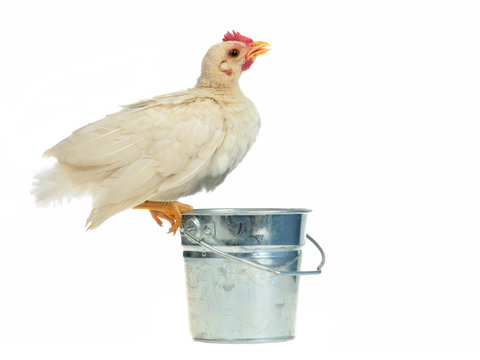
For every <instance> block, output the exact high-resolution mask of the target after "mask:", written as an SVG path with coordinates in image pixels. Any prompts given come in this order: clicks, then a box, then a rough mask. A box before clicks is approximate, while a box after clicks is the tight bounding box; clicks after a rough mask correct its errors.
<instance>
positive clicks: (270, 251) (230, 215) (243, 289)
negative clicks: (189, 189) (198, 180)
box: [180, 209, 325, 343]
mask: <svg viewBox="0 0 480 360" xmlns="http://www.w3.org/2000/svg"><path fill="white" fill-rule="evenodd" d="M309 212H310V210H307V209H204V210H193V211H188V212H185V213H184V214H183V218H182V222H183V225H182V227H181V228H180V231H181V235H182V246H183V250H184V251H183V258H184V260H185V272H186V280H187V297H188V307H189V318H190V332H191V334H192V336H193V338H194V340H198V341H207V342H227V343H251V342H271V341H282V340H290V339H293V338H294V336H295V318H296V309H297V295H298V282H299V275H316V274H320V271H321V268H322V266H323V264H324V262H325V254H324V253H323V250H322V248H321V247H320V246H319V245H318V244H317V242H316V241H315V240H314V239H313V238H311V237H310V236H309V235H306V236H307V238H308V239H309V240H310V241H311V242H312V243H313V244H314V245H315V246H316V247H317V249H318V250H319V251H320V254H321V256H322V260H321V262H320V265H319V266H318V267H317V269H316V270H313V271H300V270H299V269H300V263H301V259H302V246H303V245H304V244H305V223H306V220H307V213H309Z"/></svg>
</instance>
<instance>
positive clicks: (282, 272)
mask: <svg viewBox="0 0 480 360" xmlns="http://www.w3.org/2000/svg"><path fill="white" fill-rule="evenodd" d="M180 232H182V233H183V234H184V235H185V236H186V237H187V238H188V239H189V240H191V241H192V242H195V243H197V244H198V245H201V246H203V247H205V248H207V249H208V250H211V251H213V252H214V253H215V254H217V255H220V256H223V257H224V258H227V259H230V260H233V261H236V262H239V263H243V264H246V265H249V266H253V267H254V268H257V269H260V270H264V271H269V272H271V273H274V274H277V275H289V276H297V275H318V274H320V273H321V272H322V267H323V265H324V264H325V253H324V252H323V249H322V248H321V247H320V245H319V244H318V243H317V242H316V241H315V240H314V239H313V238H312V237H311V236H310V235H308V234H307V239H308V240H310V241H311V242H312V243H313V245H315V247H316V248H317V249H318V251H319V252H320V254H321V255H322V260H321V261H320V265H318V266H317V270H312V271H282V270H275V269H272V268H270V267H268V266H265V265H260V264H257V263H255V262H253V261H249V260H245V259H240V258H238V257H236V256H233V255H230V254H228V253H226V252H224V251H222V250H220V249H217V248H216V247H214V246H212V245H209V244H207V243H206V242H204V241H202V240H199V239H197V238H196V237H195V236H193V235H192V234H190V233H189V232H188V231H186V230H185V229H184V228H183V227H181V228H180Z"/></svg>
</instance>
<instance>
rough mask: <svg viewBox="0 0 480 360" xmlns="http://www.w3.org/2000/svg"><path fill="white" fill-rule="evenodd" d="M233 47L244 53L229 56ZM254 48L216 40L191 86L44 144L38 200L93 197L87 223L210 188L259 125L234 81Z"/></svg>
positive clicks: (235, 160) (233, 162) (250, 140)
mask: <svg viewBox="0 0 480 360" xmlns="http://www.w3.org/2000/svg"><path fill="white" fill-rule="evenodd" d="M262 44H265V43H262ZM231 48H235V50H237V51H239V52H240V53H241V55H242V57H243V59H242V58H240V59H237V58H238V57H239V56H238V55H237V56H234V57H232V56H230V55H231V53H232V50H231ZM253 48H255V47H254V46H252V45H251V43H248V42H244V41H226V42H223V43H220V44H217V45H215V46H213V47H212V48H211V49H210V50H209V51H208V52H207V55H206V56H205V58H204V61H203V65H202V74H201V76H200V78H199V79H198V82H197V85H196V86H195V87H194V88H192V89H188V90H185V91H180V92H176V93H172V94H167V95H163V96H158V97H155V98H152V99H150V100H144V101H140V102H138V103H135V104H132V105H129V106H126V107H124V109H123V110H122V111H120V112H118V113H115V114H112V115H108V116H106V117H105V118H104V119H102V120H99V121H97V122H94V123H91V124H89V125H87V126H85V127H82V128H80V129H78V130H77V131H75V132H74V133H73V134H72V135H71V136H69V137H68V138H66V139H64V140H62V141H61V142H59V143H58V144H57V145H55V146H53V147H52V148H51V149H49V150H47V151H46V152H45V155H46V156H53V157H55V158H56V159H57V160H58V161H57V163H56V164H55V166H54V167H53V168H52V169H50V170H47V171H45V172H43V173H40V174H39V175H37V180H36V182H35V184H34V190H33V192H34V194H35V195H36V197H37V202H38V203H39V204H47V203H49V202H51V201H56V200H61V199H62V198H64V197H72V196H78V195H84V194H88V195H91V196H92V205H93V209H92V211H91V213H90V216H89V217H88V219H87V227H88V228H89V229H92V228H95V227H97V226H98V225H100V224H101V223H103V222H104V221H105V220H106V219H108V218H109V217H111V216H113V215H114V214H116V213H118V212H120V211H123V210H126V209H130V208H133V207H135V206H137V205H139V204H141V203H143V202H144V201H147V200H148V201H168V200H175V199H178V198H180V197H182V196H187V195H191V194H194V193H196V192H198V191H200V190H203V189H205V190H209V191H210V190H213V189H215V188H216V187H217V186H218V185H219V184H221V183H222V182H223V181H224V179H225V177H226V176H227V175H228V174H229V173H230V172H231V171H232V170H233V169H234V168H235V167H236V166H237V165H238V163H239V162H240V161H241V160H242V159H243V158H244V156H245V155H246V153H247V151H248V150H249V149H250V147H251V145H252V144H253V142H254V141H255V138H256V136H257V133H258V130H259V127H260V117H259V115H258V112H257V110H256V108H255V106H254V104H253V103H252V102H251V101H250V100H249V99H248V98H247V97H245V95H244V94H243V93H242V91H241V90H240V87H239V85H238V79H239V77H240V75H241V73H242V71H244V70H242V67H243V68H245V65H244V64H245V63H246V62H247V61H252V60H251V59H247V55H248V54H249V52H250V54H251V53H252V49H253ZM258 48H259V47H258V46H257V47H256V49H258ZM247 68H248V67H247ZM225 69H227V70H225Z"/></svg>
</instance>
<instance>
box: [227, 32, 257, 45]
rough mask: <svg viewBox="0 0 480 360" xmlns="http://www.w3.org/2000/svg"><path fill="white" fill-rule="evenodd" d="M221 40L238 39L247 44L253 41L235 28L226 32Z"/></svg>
mask: <svg viewBox="0 0 480 360" xmlns="http://www.w3.org/2000/svg"><path fill="white" fill-rule="evenodd" d="M232 33H233V34H232ZM223 41H240V42H243V43H245V44H247V45H248V44H250V43H251V42H253V40H252V39H250V38H249V37H246V36H243V35H242V34H240V33H239V32H236V31H235V30H233V31H232V32H230V31H229V32H227V33H226V34H225V36H224V37H223Z"/></svg>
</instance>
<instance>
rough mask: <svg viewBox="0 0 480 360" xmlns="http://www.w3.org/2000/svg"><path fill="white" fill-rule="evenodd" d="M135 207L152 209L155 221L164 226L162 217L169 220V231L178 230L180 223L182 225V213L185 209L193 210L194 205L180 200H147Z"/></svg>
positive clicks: (174, 231) (151, 212)
mask: <svg viewBox="0 0 480 360" xmlns="http://www.w3.org/2000/svg"><path fill="white" fill-rule="evenodd" d="M134 209H146V210H149V211H150V214H151V215H152V217H153V219H154V220H155V222H156V223H157V224H158V225H160V226H162V225H163V222H162V220H160V218H162V219H165V220H167V221H168V222H169V223H170V225H172V226H171V227H170V229H169V230H168V232H169V233H171V232H173V234H174V235H175V233H176V232H177V230H178V228H179V227H180V225H182V213H183V212H185V211H189V210H193V207H191V206H190V205H187V204H183V203H181V202H179V201H149V200H147V201H145V202H143V203H141V204H140V205H137V206H135V207H134Z"/></svg>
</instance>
